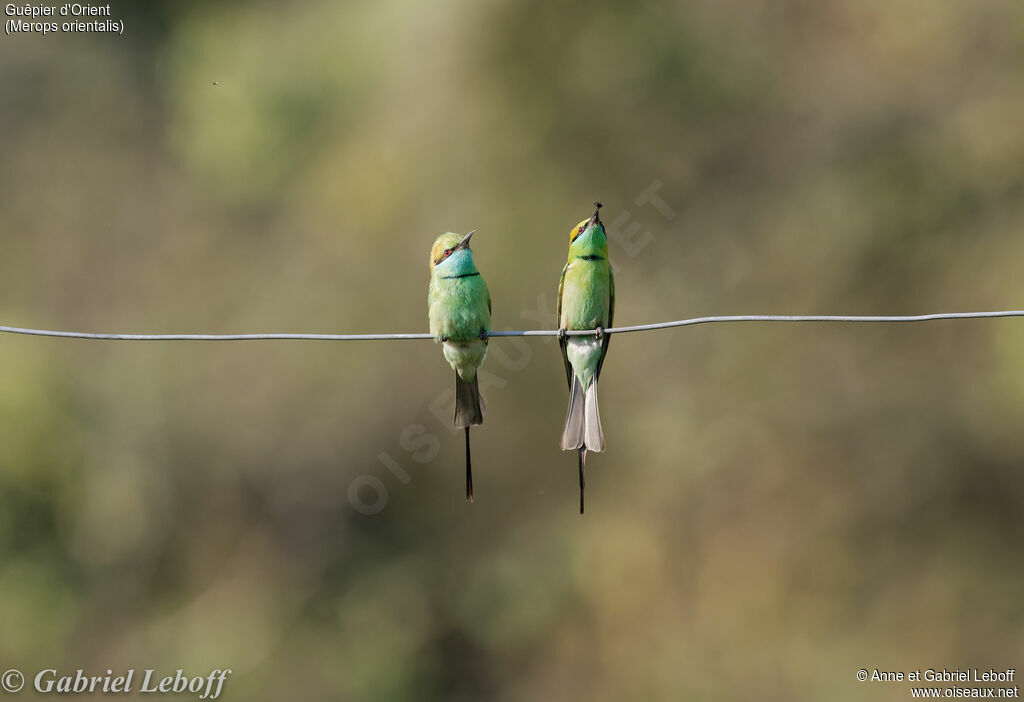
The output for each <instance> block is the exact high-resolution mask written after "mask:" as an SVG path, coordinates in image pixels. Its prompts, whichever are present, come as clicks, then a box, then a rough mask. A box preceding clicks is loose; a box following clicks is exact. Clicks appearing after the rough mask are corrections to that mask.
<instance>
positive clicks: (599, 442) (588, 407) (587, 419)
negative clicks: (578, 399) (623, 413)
mask: <svg viewBox="0 0 1024 702" xmlns="http://www.w3.org/2000/svg"><path fill="white" fill-rule="evenodd" d="M583 420H584V421H583V424H584V426H585V427H586V430H585V431H584V433H583V436H584V443H585V444H586V446H587V450H588V451H596V452H597V453H601V452H602V451H604V431H602V429H601V414H600V413H599V412H598V411H597V379H596V378H595V379H594V380H592V381H590V387H589V388H587V398H586V404H585V406H584V413H583Z"/></svg>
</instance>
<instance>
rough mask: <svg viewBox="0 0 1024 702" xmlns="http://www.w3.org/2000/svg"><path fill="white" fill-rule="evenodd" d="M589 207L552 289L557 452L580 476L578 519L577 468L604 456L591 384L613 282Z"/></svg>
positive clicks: (604, 346)
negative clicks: (559, 402) (560, 419)
mask: <svg viewBox="0 0 1024 702" xmlns="http://www.w3.org/2000/svg"><path fill="white" fill-rule="evenodd" d="M600 209H601V203H600V202H595V203H594V214H593V215H592V216H591V217H590V219H585V220H583V221H582V222H580V223H579V224H577V225H576V226H575V227H573V228H572V229H571V230H570V232H569V261H568V262H567V263H566V264H565V268H564V269H562V279H561V280H560V281H559V283H558V308H557V311H556V316H557V317H558V329H559V340H558V341H559V345H560V346H561V348H562V360H563V361H565V377H566V380H567V381H568V382H569V411H568V412H567V413H566V416H565V428H564V429H563V430H562V450H563V451H576V454H577V457H578V462H579V472H580V514H583V489H584V487H585V481H584V478H583V467H584V465H585V463H586V460H587V451H598V452H600V451H604V432H603V431H602V430H601V416H600V414H599V413H598V409H597V379H598V377H599V376H600V375H601V366H602V365H603V364H604V357H605V355H606V354H607V353H608V342H609V340H610V339H611V336H610V335H608V334H605V333H604V330H605V329H606V328H608V327H610V326H611V325H612V316H613V315H614V313H615V279H614V278H613V277H612V268H611V264H609V263H608V238H607V237H606V236H605V232H604V225H603V224H602V223H601V218H600V217H599V216H598V213H599V211H600ZM566 329H577V330H579V329H594V330H596V334H595V335H594V336H589V335H588V336H565V335H564V334H563V333H561V332H562V331H564V330H566Z"/></svg>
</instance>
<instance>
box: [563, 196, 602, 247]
mask: <svg viewBox="0 0 1024 702" xmlns="http://www.w3.org/2000/svg"><path fill="white" fill-rule="evenodd" d="M600 212H601V203H600V202H595V203H594V214H592V215H591V216H590V217H588V218H587V219H585V220H583V221H582V222H580V223H579V224H577V225H576V226H575V227H573V228H572V229H570V230H569V244H570V245H572V243H573V242H574V241H576V240H577V239H578V238H580V237H581V236H583V235H584V234H589V233H590V232H591V231H594V232H600V233H601V236H602V237H603V236H604V235H605V233H604V223H602V222H601V216H600Z"/></svg>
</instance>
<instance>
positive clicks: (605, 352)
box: [566, 263, 615, 382]
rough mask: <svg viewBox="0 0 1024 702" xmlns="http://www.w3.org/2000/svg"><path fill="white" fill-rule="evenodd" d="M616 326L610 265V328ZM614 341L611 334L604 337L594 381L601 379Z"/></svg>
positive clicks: (613, 286) (612, 276)
mask: <svg viewBox="0 0 1024 702" xmlns="http://www.w3.org/2000/svg"><path fill="white" fill-rule="evenodd" d="M613 326H615V274H614V273H612V266H611V264H610V263H609V264H608V327H609V328H611V327H613ZM611 340H612V335H611V334H605V335H604V344H603V346H602V348H601V360H600V361H598V362H597V372H596V373H594V381H595V382H596V381H597V380H598V379H599V378H600V377H601V366H603V365H604V358H605V356H607V355H608V344H609V343H610V342H611ZM566 362H567V363H568V361H566Z"/></svg>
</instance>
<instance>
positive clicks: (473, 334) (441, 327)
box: [427, 232, 491, 502]
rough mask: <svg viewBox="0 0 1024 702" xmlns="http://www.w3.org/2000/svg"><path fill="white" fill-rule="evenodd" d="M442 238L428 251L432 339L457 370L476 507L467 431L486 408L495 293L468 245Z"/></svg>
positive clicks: (458, 411)
mask: <svg viewBox="0 0 1024 702" xmlns="http://www.w3.org/2000/svg"><path fill="white" fill-rule="evenodd" d="M473 234H474V232H470V233H469V234H467V235H466V236H464V237H459V235H458V234H452V233H451V232H448V233H447V234H442V235H441V236H439V237H437V241H435V242H434V246H433V248H432V249H431V250H430V292H429V293H428V295H427V308H428V313H429V316H430V333H431V334H432V335H433V336H434V337H435V338H436V339H437V340H438V341H440V342H441V343H442V344H443V346H444V357H445V358H446V359H447V360H448V363H450V364H451V366H452V368H454V369H455V426H456V427H458V428H460V429H465V430H466V499H467V500H469V501H470V502H472V501H473V464H472V459H471V458H470V451H469V428H470V427H472V426H476V425H478V424H482V423H483V421H484V403H483V400H482V399H481V398H480V387H479V383H478V382H477V375H476V370H477V368H479V367H480V364H481V363H483V362H484V358H485V357H486V356H487V336H488V334H490V331H491V293H490V292H489V291H488V290H487V283H485V282H484V279H483V276H481V275H480V271H478V270H477V269H476V265H475V264H474V263H473V252H472V251H470V248H469V240H470V239H471V238H472V236H473Z"/></svg>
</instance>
